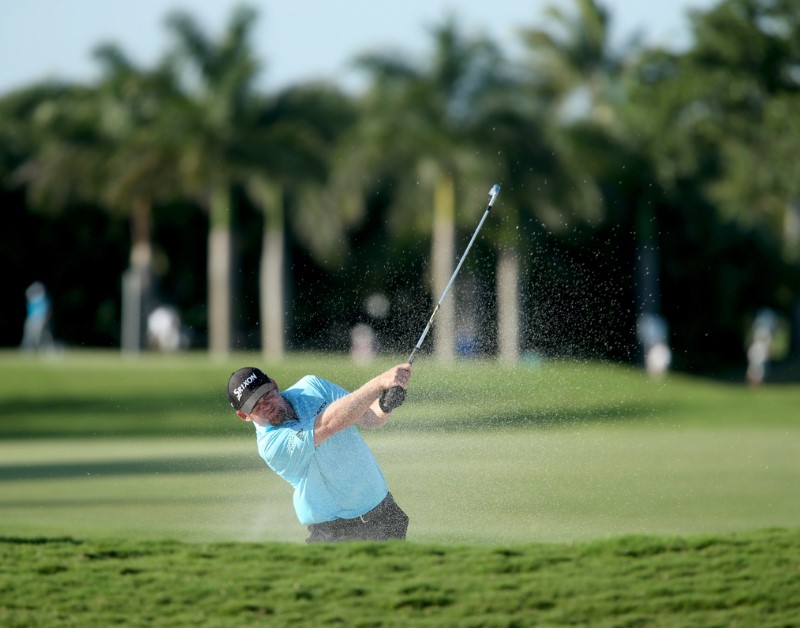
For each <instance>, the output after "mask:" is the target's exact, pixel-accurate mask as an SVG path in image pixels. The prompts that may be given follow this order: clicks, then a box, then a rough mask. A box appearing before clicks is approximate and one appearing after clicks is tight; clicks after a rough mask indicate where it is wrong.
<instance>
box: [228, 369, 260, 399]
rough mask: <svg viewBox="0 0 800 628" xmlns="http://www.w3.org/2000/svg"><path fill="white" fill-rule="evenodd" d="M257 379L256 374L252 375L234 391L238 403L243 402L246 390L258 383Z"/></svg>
mask: <svg viewBox="0 0 800 628" xmlns="http://www.w3.org/2000/svg"><path fill="white" fill-rule="evenodd" d="M256 379H257V377H256V374H255V373H253V374H252V375H250V377H248V378H247V379H246V380H244V381H243V382H242V383H241V385H240V386H238V387H237V388H236V389H235V390H234V391H233V393H234V394H235V395H236V401H241V400H242V393H243V392H244V391H245V388H247V387H248V386H249V385H250V384H252V383H253V382H254V381H256Z"/></svg>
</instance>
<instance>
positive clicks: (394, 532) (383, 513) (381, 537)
mask: <svg viewBox="0 0 800 628" xmlns="http://www.w3.org/2000/svg"><path fill="white" fill-rule="evenodd" d="M407 530H408V515H406V513H404V512H403V510H402V509H401V508H400V506H398V505H397V503H395V501H394V498H393V497H392V494H391V493H387V494H386V497H385V498H384V499H383V501H382V502H381V503H380V504H378V505H377V506H375V508H373V509H372V510H370V511H369V512H368V513H365V514H363V515H361V516H360V517H356V518H355V519H334V520H333V521H326V522H324V523H312V524H311V525H310V526H308V531H309V532H310V533H311V536H309V537H308V538H307V539H306V543H338V542H340V541H391V540H405V538H406V531H407Z"/></svg>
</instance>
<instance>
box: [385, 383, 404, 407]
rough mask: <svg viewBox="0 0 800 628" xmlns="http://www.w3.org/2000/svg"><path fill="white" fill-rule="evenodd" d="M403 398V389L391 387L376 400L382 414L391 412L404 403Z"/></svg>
mask: <svg viewBox="0 0 800 628" xmlns="http://www.w3.org/2000/svg"><path fill="white" fill-rule="evenodd" d="M405 398H406V391H405V389H404V388H402V387H401V386H392V387H391V388H389V389H387V390H384V391H383V394H382V395H381V397H380V399H379V400H378V405H380V407H381V410H383V411H384V412H391V411H392V410H394V409H395V408H397V407H399V406H400V405H402V403H403V401H405Z"/></svg>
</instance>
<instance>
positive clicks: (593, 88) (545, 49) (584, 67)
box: [522, 0, 661, 316]
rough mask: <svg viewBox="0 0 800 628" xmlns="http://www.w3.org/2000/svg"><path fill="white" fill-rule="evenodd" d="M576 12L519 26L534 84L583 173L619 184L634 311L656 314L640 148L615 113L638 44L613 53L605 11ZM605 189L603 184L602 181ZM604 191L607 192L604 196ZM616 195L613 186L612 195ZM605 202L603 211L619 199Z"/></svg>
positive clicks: (652, 218)
mask: <svg viewBox="0 0 800 628" xmlns="http://www.w3.org/2000/svg"><path fill="white" fill-rule="evenodd" d="M573 4H574V7H575V9H576V10H575V11H573V12H567V11H565V10H564V9H563V8H561V7H559V6H556V5H553V6H550V7H549V8H548V9H547V10H546V13H547V16H548V17H549V18H550V21H549V23H548V24H547V25H546V26H545V27H544V28H536V29H529V30H524V31H523V33H522V35H523V40H524V41H525V43H526V45H527V47H528V50H529V52H530V58H531V66H530V67H531V76H530V83H531V85H532V87H533V89H534V90H535V91H536V92H538V93H539V95H540V96H541V97H542V98H544V99H545V100H547V101H550V102H551V103H552V104H553V105H555V106H556V111H557V113H558V115H557V117H556V123H557V124H558V127H559V128H560V130H561V133H562V136H563V137H564V138H565V139H567V140H568V142H569V144H570V145H571V146H573V147H574V148H575V149H576V150H575V156H576V157H577V158H578V160H579V162H580V163H582V164H583V171H584V172H591V173H593V177H594V179H595V180H596V181H598V183H602V182H603V181H605V182H611V181H613V182H615V183H616V184H618V185H619V186H623V185H624V186H625V187H626V190H624V191H622V194H621V198H622V199H624V200H625V202H626V203H627V204H628V206H627V207H626V208H625V212H626V213H628V214H630V216H629V218H630V219H631V220H632V223H633V228H634V231H635V237H636V254H635V256H634V260H633V265H634V267H635V270H634V276H635V277H636V281H635V283H636V297H635V298H636V311H637V313H638V314H640V315H656V316H657V315H660V313H661V300H660V286H659V283H660V281H659V277H660V270H659V269H660V262H659V251H658V224H657V222H656V203H654V201H653V198H654V196H655V194H654V190H653V189H652V186H651V185H649V184H650V183H652V176H651V174H650V172H649V167H648V164H647V162H646V160H643V159H642V153H641V147H640V146H638V144H637V141H638V140H636V139H635V138H633V139H632V138H631V134H630V133H628V129H627V127H626V123H625V120H624V119H623V118H622V117H621V115H620V112H621V110H622V109H623V107H624V105H625V98H624V96H625V88H626V80H627V76H628V74H629V68H628V65H627V64H626V63H625V62H624V60H625V59H631V58H632V56H633V55H634V54H635V53H636V52H637V50H638V48H639V43H638V41H637V40H636V39H632V40H631V41H630V42H629V43H628V44H626V50H625V51H624V52H622V53H619V54H618V53H617V52H616V51H615V50H614V49H613V48H612V45H611V28H610V27H611V15H610V13H609V12H608V11H607V10H606V9H605V8H604V7H603V6H602V5H601V4H600V3H599V2H597V0H574V2H573ZM607 187H608V186H607ZM607 194H608V192H606V195H607ZM616 194H617V195H619V192H617V193H616ZM611 200H612V201H613V202H607V203H605V206H606V209H607V211H610V210H611V208H612V206H613V205H615V204H618V202H619V198H617V199H611Z"/></svg>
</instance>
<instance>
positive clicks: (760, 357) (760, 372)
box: [746, 309, 778, 386]
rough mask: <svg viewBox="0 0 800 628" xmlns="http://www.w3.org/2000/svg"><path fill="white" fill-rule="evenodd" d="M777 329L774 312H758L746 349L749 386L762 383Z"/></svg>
mask: <svg viewBox="0 0 800 628" xmlns="http://www.w3.org/2000/svg"><path fill="white" fill-rule="evenodd" d="M777 327H778V317H777V316H776V314H775V312H773V311H772V310H770V309H763V310H760V311H759V312H758V314H757V315H756V318H755V320H754V321H753V326H752V328H751V334H752V338H751V340H750V345H749V346H748V347H747V374H746V377H747V382H748V383H749V384H752V385H754V386H757V385H759V384H761V383H762V382H763V381H764V377H765V376H766V374H767V361H768V360H769V358H770V353H771V348H772V340H773V337H774V335H775V331H776V330H777Z"/></svg>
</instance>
